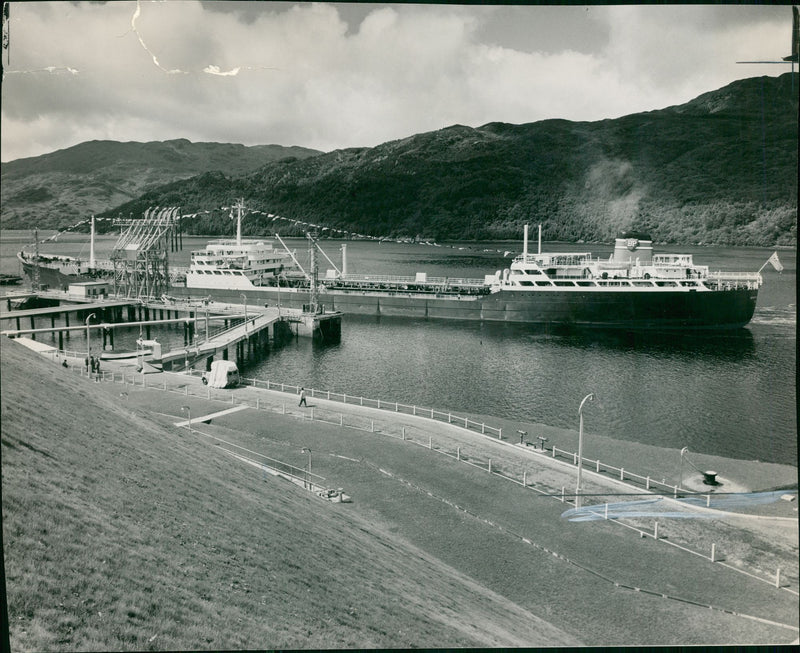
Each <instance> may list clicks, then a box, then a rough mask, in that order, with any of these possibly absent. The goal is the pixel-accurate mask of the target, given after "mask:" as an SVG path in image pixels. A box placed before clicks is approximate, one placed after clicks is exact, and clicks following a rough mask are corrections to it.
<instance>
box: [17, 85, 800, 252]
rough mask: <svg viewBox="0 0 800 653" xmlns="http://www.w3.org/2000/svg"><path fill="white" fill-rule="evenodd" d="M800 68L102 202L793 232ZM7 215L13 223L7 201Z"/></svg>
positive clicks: (712, 237)
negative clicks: (237, 203) (635, 109)
mask: <svg viewBox="0 0 800 653" xmlns="http://www.w3.org/2000/svg"><path fill="white" fill-rule="evenodd" d="M790 75H791V74H790V73H787V74H784V75H782V76H780V77H760V78H751V79H745V80H740V81H737V82H734V83H732V84H730V85H728V86H726V87H724V88H722V89H719V90H717V91H711V92H709V93H705V94H703V95H701V96H699V97H697V98H695V99H694V100H691V101H690V102H687V103H685V104H682V105H678V106H673V107H668V108H665V109H661V110H657V111H649V112H644V113H638V114H631V115H628V116H624V117H622V118H618V119H613V120H612V119H609V120H601V121H597V122H571V121H567V120H545V121H540V122H535V123H527V124H522V125H511V124H505V123H489V124H487V125H484V126H482V127H479V128H471V127H465V126H462V125H454V126H451V127H447V128H444V129H440V130H437V131H433V132H428V133H423V134H416V135H413V136H409V137H407V138H404V139H400V140H395V141H390V142H387V143H383V144H381V145H378V146H376V147H372V148H348V149H343V150H336V151H333V152H329V153H325V154H314V155H311V156H305V157H297V158H294V159H285V160H277V161H270V162H266V163H264V164H263V165H261V166H259V167H257V168H250V169H248V170H242V167H239V168H238V169H234V167H233V164H231V165H230V166H228V167H224V166H219V167H217V168H214V169H213V170H212V169H209V170H208V171H204V172H202V174H199V175H198V176H195V177H192V178H188V179H180V180H177V181H174V180H173V181H170V183H167V184H164V185H162V186H159V187H152V188H151V189H150V190H148V191H147V192H145V193H144V194H142V195H141V196H140V197H137V198H136V199H134V200H132V201H128V202H125V203H123V204H120V205H119V206H115V207H114V208H111V209H109V210H107V211H105V213H104V214H102V215H106V216H115V215H119V214H122V215H126V216H127V215H134V216H136V215H141V213H142V212H143V211H144V210H145V209H146V208H147V207H149V206H180V207H181V210H182V212H183V213H192V212H195V211H200V210H208V209H214V208H217V207H220V206H224V205H228V204H229V203H230V202H231V200H232V199H233V198H236V197H243V198H245V202H246V204H247V205H249V206H251V207H252V208H255V209H259V210H262V211H267V212H270V213H276V214H280V215H283V216H286V217H289V218H294V219H297V220H303V221H306V222H312V223H315V224H320V225H326V226H330V227H336V228H339V229H345V230H348V231H353V232H357V233H365V234H370V235H374V236H388V237H401V236H411V237H413V236H416V235H420V236H424V237H427V238H435V239H438V240H445V239H451V240H455V239H502V238H519V237H520V235H521V233H522V226H523V225H524V224H525V223H529V224H542V227H543V235H544V238H546V239H551V240H568V241H577V240H586V241H608V240H610V239H612V238H613V237H614V236H615V235H616V234H617V233H618V232H620V231H622V230H625V229H629V230H636V231H647V232H649V233H650V234H651V235H652V236H653V238H654V239H655V240H657V241H659V242H681V243H716V244H728V245H764V246H771V245H775V244H781V245H796V243H797V170H798V167H797V142H798V129H797V108H798V105H797V95H796V92H794V93H793V91H792V80H791V76H790ZM795 84H796V81H795ZM239 147H242V146H239ZM5 181H6V178H5V171H4V173H3V182H4V186H5ZM5 192H6V191H5V190H4V196H5ZM3 216H4V226H6V217H5V216H6V209H5V206H4V208H3ZM58 224H64V221H63V220H62V221H61V222H59V223H58ZM189 228H190V230H191V231H193V232H194V233H207V234H212V233H219V234H223V233H230V230H231V223H230V221H229V220H228V219H227V215H225V216H223V215H221V214H220V215H217V216H214V215H211V216H209V217H203V218H197V219H195V220H194V221H193V222H192V223H190V225H189ZM273 228H274V227H273V224H272V223H271V222H270V221H268V220H265V219H264V218H262V217H260V216H259V215H257V214H256V215H253V216H250V217H249V218H248V220H247V222H246V224H245V232H246V233H258V234H266V233H270V232H271V231H272V230H273ZM282 228H283V229H285V227H282ZM283 233H286V234H290V233H291V232H289V231H284V232H283Z"/></svg>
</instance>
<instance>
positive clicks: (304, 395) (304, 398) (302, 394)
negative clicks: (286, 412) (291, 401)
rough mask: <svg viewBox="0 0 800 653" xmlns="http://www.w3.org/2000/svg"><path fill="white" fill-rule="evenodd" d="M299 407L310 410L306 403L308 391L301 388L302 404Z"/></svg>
mask: <svg viewBox="0 0 800 653" xmlns="http://www.w3.org/2000/svg"><path fill="white" fill-rule="evenodd" d="M297 405H298V406H305V407H306V408H308V404H307V403H306V389H305V388H300V403H299V404H297Z"/></svg>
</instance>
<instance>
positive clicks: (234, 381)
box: [203, 361, 239, 388]
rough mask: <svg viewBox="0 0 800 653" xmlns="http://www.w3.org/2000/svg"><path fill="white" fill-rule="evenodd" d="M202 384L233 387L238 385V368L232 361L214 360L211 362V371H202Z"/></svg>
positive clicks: (214, 386) (213, 386) (215, 386)
mask: <svg viewBox="0 0 800 653" xmlns="http://www.w3.org/2000/svg"><path fill="white" fill-rule="evenodd" d="M203 385H209V386H211V387H212V388H233V387H235V386H237V385H239V368H238V367H236V363H234V362H233V361H214V362H213V363H211V371H210V372H203Z"/></svg>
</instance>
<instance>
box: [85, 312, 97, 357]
mask: <svg viewBox="0 0 800 653" xmlns="http://www.w3.org/2000/svg"><path fill="white" fill-rule="evenodd" d="M93 317H95V314H94V313H91V314H89V315H87V316H86V321H85V322H86V358H87V359H89V363H91V359H92V340H91V335H90V334H89V320H91V319H92V318H93ZM89 363H87V365H88V364H89Z"/></svg>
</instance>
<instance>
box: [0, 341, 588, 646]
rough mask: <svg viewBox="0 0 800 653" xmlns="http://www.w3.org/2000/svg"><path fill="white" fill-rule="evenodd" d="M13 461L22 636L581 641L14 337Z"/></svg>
mask: <svg viewBox="0 0 800 653" xmlns="http://www.w3.org/2000/svg"><path fill="white" fill-rule="evenodd" d="M2 461H3V463H2V475H3V549H4V556H5V571H6V583H7V596H8V605H9V621H10V638H11V646H12V648H13V649H14V650H55V649H60V650H77V649H80V650H90V649H95V650H100V649H102V650H109V649H147V648H151V649H158V650H163V649H178V648H186V649H196V648H209V649H211V648H213V649H223V648H253V647H257V648H261V647H269V648H283V647H304V648H318V647H388V646H414V645H416V646H443V645H448V646H475V645H494V646H498V645H522V644H524V645H550V646H552V645H569V644H573V645H574V644H576V643H577V642H576V640H575V639H573V638H572V637H570V636H568V635H566V634H565V633H564V632H563V631H560V630H559V629H557V628H555V627H553V626H550V625H549V624H547V623H546V622H544V621H543V620H541V619H540V618H539V617H537V616H535V615H533V614H531V613H530V612H529V611H527V610H524V609H522V608H520V607H519V606H518V605H517V604H515V603H513V602H512V601H509V600H508V599H506V598H504V597H502V596H500V595H498V594H496V593H494V592H492V591H490V590H488V589H486V588H485V587H484V586H482V585H480V584H478V583H476V582H475V581H473V580H471V579H470V578H468V577H467V576H465V575H464V574H463V573H461V572H458V571H456V570H454V569H453V568H451V567H448V566H447V565H445V564H444V563H442V562H441V561H439V560H437V559H436V558H434V557H433V556H431V555H429V554H427V553H425V552H424V551H422V550H420V549H418V548H416V547H415V546H413V545H411V544H409V543H408V542H406V541H404V540H402V538H400V537H398V536H396V535H393V534H392V533H390V532H388V531H386V530H382V529H380V528H379V527H375V526H373V525H372V524H370V523H369V522H368V521H366V520H364V519H363V518H361V517H359V515H358V514H356V513H354V512H351V511H347V510H343V509H342V508H343V506H341V505H338V506H337V505H331V504H328V503H325V502H323V501H321V500H319V499H317V498H316V497H313V496H312V495H309V494H307V493H304V492H301V491H297V489H296V488H295V486H289V485H288V484H284V483H283V482H281V481H279V480H277V479H274V478H272V477H269V478H268V480H266V481H265V480H264V479H263V478H262V477H261V476H260V475H258V474H253V473H252V469H251V468H247V466H245V465H242V464H241V463H239V462H237V461H235V460H233V459H230V458H228V457H227V456H224V455H221V454H218V453H216V451H215V450H214V449H211V448H210V447H208V445H207V444H205V443H203V442H201V441H198V440H197V439H196V438H192V437H187V436H186V434H185V432H181V431H179V430H176V429H172V428H164V427H163V426H160V425H159V424H158V423H157V422H156V421H155V420H154V419H152V418H151V417H150V416H149V415H148V414H147V413H146V412H144V411H141V410H138V409H136V408H132V407H130V406H127V405H125V404H124V402H123V401H122V399H121V398H120V396H119V389H118V388H115V387H114V386H111V385H108V386H106V385H95V384H91V383H89V382H88V381H87V380H86V379H84V378H76V376H75V375H73V374H70V373H68V372H67V371H66V370H62V369H61V368H59V367H56V366H54V365H52V363H48V362H47V361H45V360H42V359H41V358H40V357H39V356H37V355H35V354H33V353H31V352H28V351H26V350H23V349H22V348H21V347H20V346H18V345H17V344H15V343H11V342H9V341H6V340H5V339H3V342H2ZM476 624H479V625H480V627H479V626H478V625H476Z"/></svg>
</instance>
